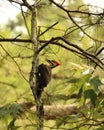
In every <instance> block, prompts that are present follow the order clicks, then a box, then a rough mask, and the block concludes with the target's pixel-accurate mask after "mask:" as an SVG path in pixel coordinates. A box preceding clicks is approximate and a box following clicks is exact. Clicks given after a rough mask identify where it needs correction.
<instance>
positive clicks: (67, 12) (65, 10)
mask: <svg viewBox="0 0 104 130" xmlns="http://www.w3.org/2000/svg"><path fill="white" fill-rule="evenodd" d="M50 1H51V2H52V3H53V4H55V5H56V6H57V7H59V8H60V9H62V10H63V11H64V12H66V14H67V15H68V17H69V18H70V20H71V21H72V22H73V23H74V25H75V26H77V27H78V28H79V29H80V30H81V31H82V32H83V33H84V34H85V35H86V36H87V37H89V38H90V39H92V40H94V41H97V42H104V41H101V40H98V39H95V38H93V37H91V36H90V35H89V34H88V33H86V32H85V31H84V29H83V28H82V27H81V26H80V25H78V23H77V22H76V21H75V20H74V19H73V17H72V16H71V13H72V12H74V13H82V14H87V15H89V16H90V15H101V16H102V15H104V12H103V13H99V14H98V13H97V14H96V13H88V12H81V11H71V10H68V9H65V8H64V7H63V6H61V5H59V4H58V3H56V2H55V1H53V0H50Z"/></svg>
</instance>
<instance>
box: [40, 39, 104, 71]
mask: <svg viewBox="0 0 104 130" xmlns="http://www.w3.org/2000/svg"><path fill="white" fill-rule="evenodd" d="M56 40H57V41H58V40H61V41H63V42H64V43H65V44H67V45H68V46H66V45H63V44H61V43H59V42H55V41H56ZM40 42H46V43H45V44H44V45H43V46H42V47H40V48H39V49H38V53H40V52H41V51H42V50H43V48H45V47H46V46H47V45H48V44H49V43H50V44H55V45H57V46H60V47H62V48H64V49H66V50H69V51H71V52H73V53H76V54H79V55H81V56H84V57H86V58H88V59H89V60H90V61H92V62H93V63H95V64H96V65H98V66H99V67H100V68H101V69H104V68H103V66H104V63H103V62H102V61H101V60H99V59H98V58H97V57H96V56H94V55H92V54H89V53H87V52H86V51H84V50H83V49H82V48H80V47H79V46H77V45H75V44H73V43H70V42H69V41H67V40H66V39H64V38H63V37H56V38H52V39H50V40H49V41H40ZM70 47H73V48H74V49H72V48H70ZM100 64H101V65H100Z"/></svg>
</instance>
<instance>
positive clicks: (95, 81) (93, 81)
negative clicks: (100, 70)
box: [90, 76, 102, 92]
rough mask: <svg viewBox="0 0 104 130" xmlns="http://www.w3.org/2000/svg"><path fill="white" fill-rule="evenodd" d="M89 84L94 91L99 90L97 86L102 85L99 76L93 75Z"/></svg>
mask: <svg viewBox="0 0 104 130" xmlns="http://www.w3.org/2000/svg"><path fill="white" fill-rule="evenodd" d="M90 84H91V85H93V86H94V89H95V91H97V92H98V91H99V86H100V85H102V82H101V80H100V79H99V76H95V77H93V78H92V79H91V80H90Z"/></svg>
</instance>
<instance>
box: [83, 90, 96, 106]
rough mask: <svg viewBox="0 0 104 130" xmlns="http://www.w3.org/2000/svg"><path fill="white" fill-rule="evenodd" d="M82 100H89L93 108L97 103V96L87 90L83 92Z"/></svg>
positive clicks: (92, 91)
mask: <svg viewBox="0 0 104 130" xmlns="http://www.w3.org/2000/svg"><path fill="white" fill-rule="evenodd" d="M84 98H85V100H86V99H90V100H91V103H92V104H93V105H94V106H95V104H96V101H97V95H96V93H95V91H94V90H93V89H88V90H86V91H85V92H84Z"/></svg>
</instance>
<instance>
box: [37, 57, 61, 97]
mask: <svg viewBox="0 0 104 130" xmlns="http://www.w3.org/2000/svg"><path fill="white" fill-rule="evenodd" d="M46 61H47V62H48V64H49V65H47V64H43V63H42V64H40V65H39V66H38V70H37V90H36V96H37V98H40V97H41V94H42V91H43V89H44V87H47V85H48V84H49V82H50V81H51V78H52V69H53V68H55V67H57V66H59V65H61V64H60V63H59V62H58V61H56V60H49V59H47V60H46Z"/></svg>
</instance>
